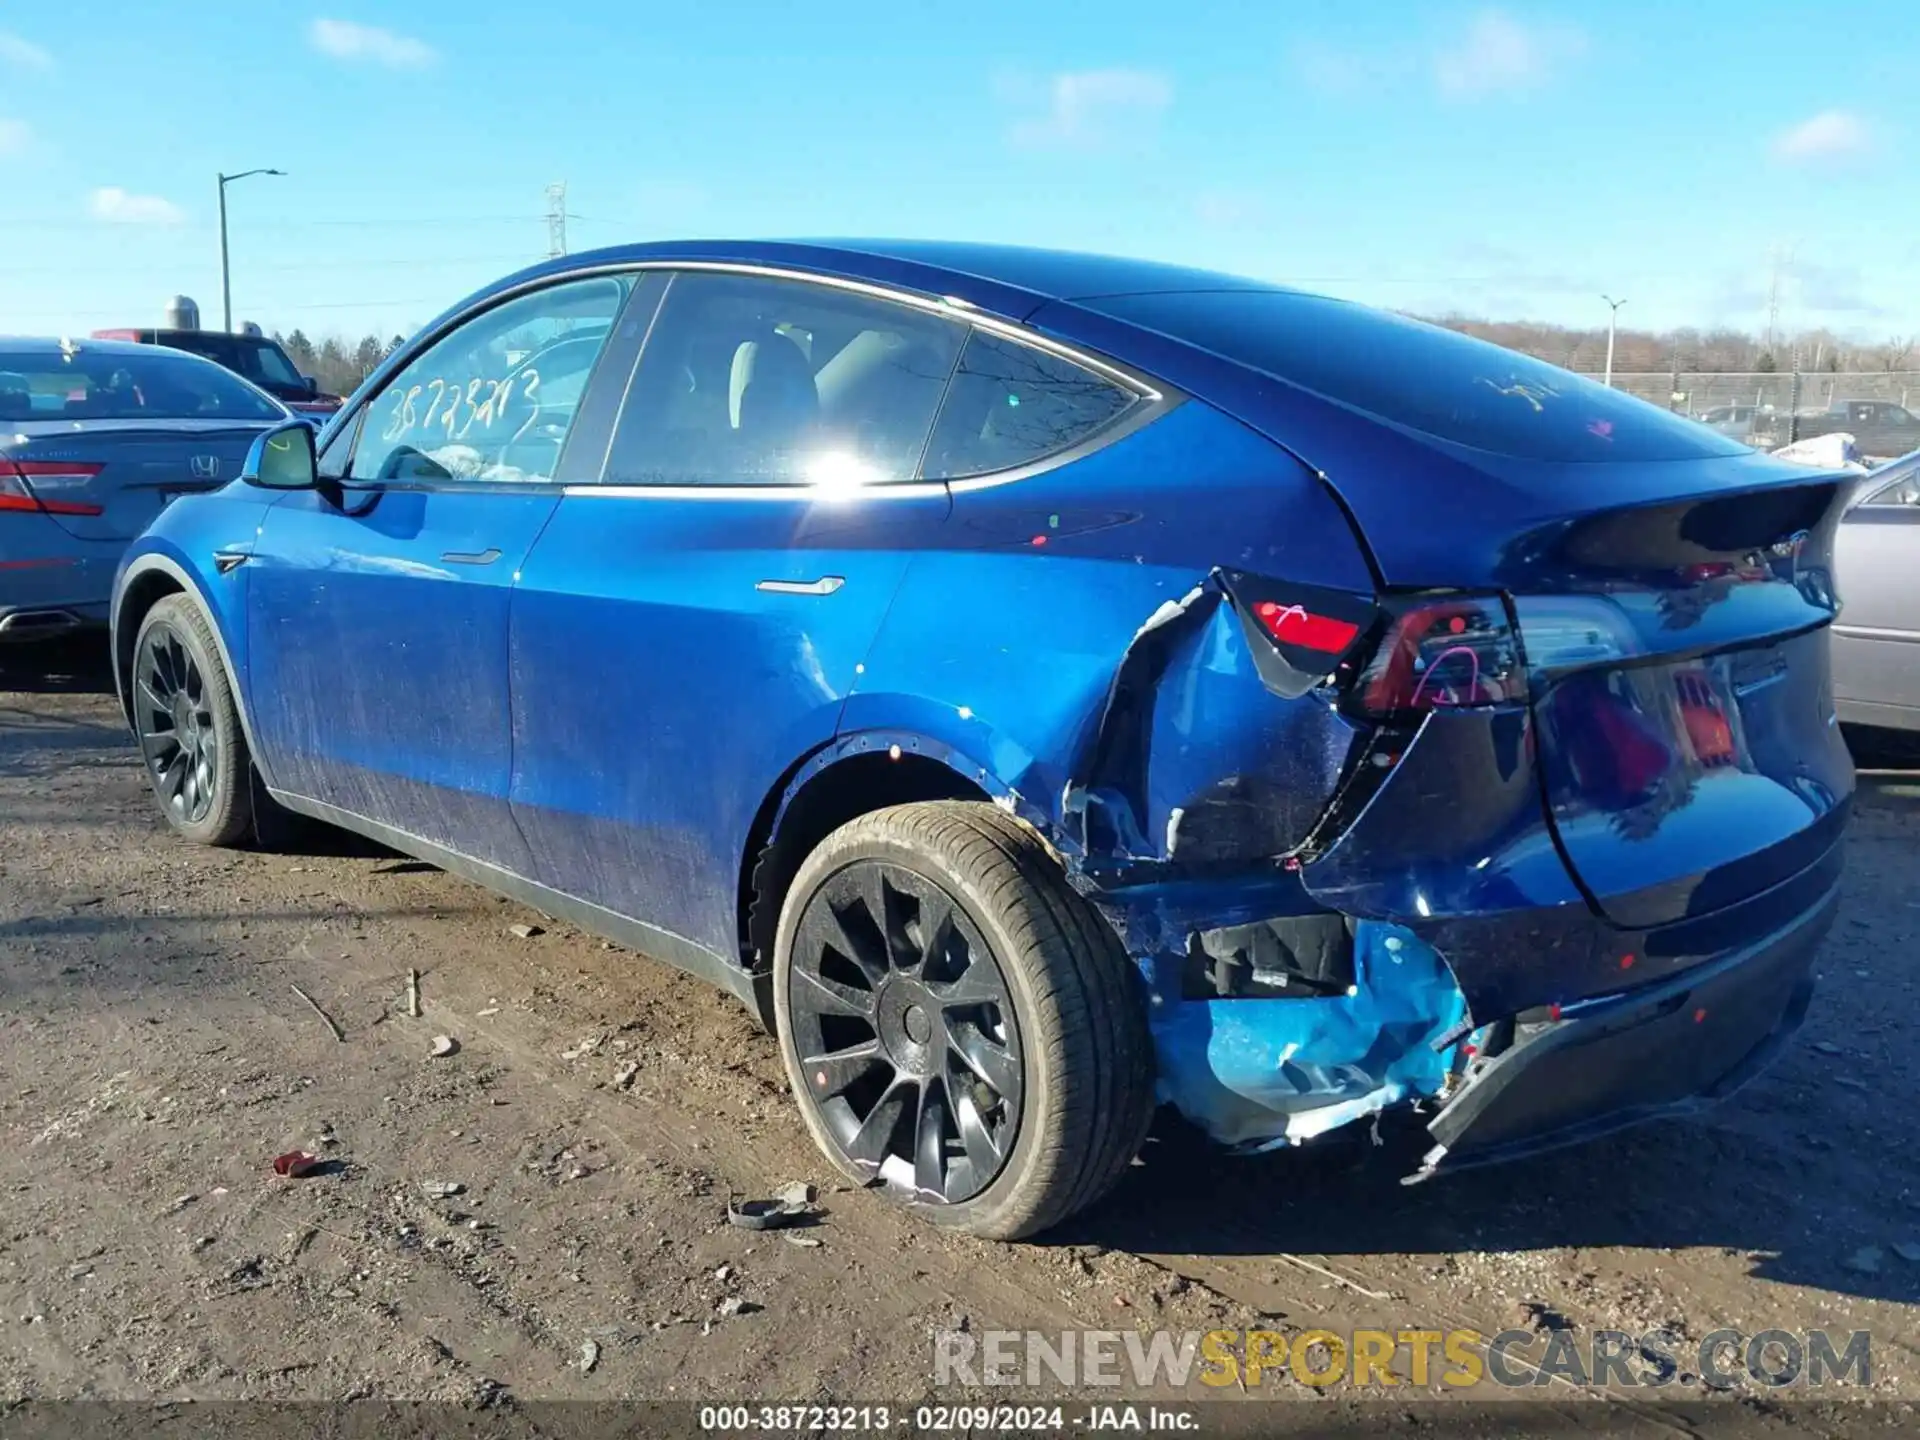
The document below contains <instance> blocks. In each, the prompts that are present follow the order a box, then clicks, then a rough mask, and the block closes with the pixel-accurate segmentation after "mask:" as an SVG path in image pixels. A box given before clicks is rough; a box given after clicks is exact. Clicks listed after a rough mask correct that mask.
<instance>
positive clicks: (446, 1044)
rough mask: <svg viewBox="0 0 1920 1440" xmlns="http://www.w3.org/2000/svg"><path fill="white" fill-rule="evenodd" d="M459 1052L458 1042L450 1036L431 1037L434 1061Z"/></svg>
mask: <svg viewBox="0 0 1920 1440" xmlns="http://www.w3.org/2000/svg"><path fill="white" fill-rule="evenodd" d="M459 1050H460V1042H459V1041H458V1040H456V1039H454V1038H453V1037H452V1036H451V1035H436V1036H434V1037H433V1050H432V1054H433V1058H434V1059H436V1060H441V1059H445V1058H446V1057H447V1056H449V1055H454V1054H457V1053H459Z"/></svg>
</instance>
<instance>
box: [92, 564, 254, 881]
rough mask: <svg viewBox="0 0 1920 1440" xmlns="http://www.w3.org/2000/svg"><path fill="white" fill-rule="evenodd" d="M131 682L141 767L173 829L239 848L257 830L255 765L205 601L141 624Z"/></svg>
mask: <svg viewBox="0 0 1920 1440" xmlns="http://www.w3.org/2000/svg"><path fill="white" fill-rule="evenodd" d="M123 683H124V685H125V692H124V693H125V695H126V699H127V713H128V715H129V716H130V717H131V718H132V720H133V729H134V733H135V734H136V735H138V736H139V739H140V760H141V765H142V767H143V768H144V769H145V770H146V772H147V783H148V784H149V785H151V786H152V787H153V793H154V796H155V797H156V798H157V799H158V800H159V802H160V810H161V813H162V814H163V815H165V816H166V818H167V824H168V825H169V826H170V827H171V828H172V829H173V831H174V832H175V833H176V834H178V835H181V836H184V837H185V838H186V839H188V840H192V841H195V842H196V843H198V844H201V845H234V844H238V843H239V842H240V841H241V840H243V839H244V838H245V837H246V836H247V835H249V834H250V833H252V830H253V819H254V812H255V805H254V796H253V790H254V783H253V782H254V775H253V762H252V759H251V758H250V756H249V755H248V752H247V742H246V736H245V734H244V733H243V730H242V727H241V724H240V711H239V707H238V705H237V703H236V702H235V699H234V694H233V686H232V683H231V682H230V680H229V679H228V676H227V667H226V662H225V659H224V656H223V654H222V652H221V649H220V641H219V638H218V637H217V635H216V634H215V632H214V628H213V622H212V621H210V620H209V619H208V618H207V617H206V615H205V614H204V613H203V612H202V611H201V609H200V607H199V605H198V603H197V602H196V601H194V600H193V599H192V598H191V597H189V596H187V595H168V596H165V597H163V598H162V599H160V600H159V601H157V602H155V604H154V606H153V608H152V609H150V610H148V611H147V613H146V614H145V615H144V616H143V617H142V618H141V621H140V629H139V631H138V633H137V634H136V635H135V637H134V641H133V655H132V663H131V664H130V666H129V667H128V670H127V672H126V674H125V677H124V681H123ZM263 803H264V802H263Z"/></svg>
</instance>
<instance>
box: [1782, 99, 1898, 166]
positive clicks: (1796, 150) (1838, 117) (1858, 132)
mask: <svg viewBox="0 0 1920 1440" xmlns="http://www.w3.org/2000/svg"><path fill="white" fill-rule="evenodd" d="M1872 144H1873V131H1872V129H1871V128H1870V127H1869V126H1868V125H1867V122H1866V121H1864V120H1862V119H1861V118H1860V117H1859V116H1858V115H1855V114H1852V113H1851V112H1849V111H1846V110H1823V111H1822V112H1821V113H1820V114H1818V115H1815V116H1813V117H1812V118H1811V119H1807V120H1802V121H1801V122H1800V123H1799V124H1798V125H1795V126H1793V127H1792V128H1790V129H1787V130H1783V131H1781V132H1780V134H1779V135H1777V136H1776V137H1774V142H1773V155H1774V158H1775V159H1776V160H1784V161H1786V162H1787V163H1788V164H1803V163H1807V162H1810V161H1820V160H1846V159H1851V158H1852V157H1854V156H1857V155H1861V154H1864V153H1865V152H1866V151H1867V150H1868V149H1869V148H1870V147H1871V146H1872Z"/></svg>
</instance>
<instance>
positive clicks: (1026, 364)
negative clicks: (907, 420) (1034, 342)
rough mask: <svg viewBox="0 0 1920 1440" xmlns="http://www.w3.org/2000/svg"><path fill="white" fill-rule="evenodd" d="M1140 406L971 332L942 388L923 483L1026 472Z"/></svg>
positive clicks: (1065, 363)
mask: <svg viewBox="0 0 1920 1440" xmlns="http://www.w3.org/2000/svg"><path fill="white" fill-rule="evenodd" d="M1139 401H1140V397H1139V396H1138V395H1136V394H1135V393H1134V392H1133V391H1131V390H1128V389H1126V388H1124V387H1123V386H1120V385H1117V384H1115V383H1114V382H1113V381H1111V380H1108V379H1106V378H1104V377H1103V376H1100V375H1096V374H1095V373H1094V372H1093V371H1091V370H1089V369H1087V368H1086V367H1085V366H1082V365H1076V364H1075V363H1073V362H1072V361H1071V360H1067V359H1064V358H1062V357H1060V356H1058V355H1054V354H1051V353H1050V352H1048V351H1045V350H1040V349H1036V348H1035V347H1034V346H1031V345H1023V344H1021V343H1020V342H1019V341H1016V340H1009V339H1006V338H1005V337H1003V336H999V335H992V334H989V333H987V332H985V331H981V330H976V331H975V332H974V333H973V335H972V336H971V337H970V338H969V339H968V341H967V344H966V348H965V349H964V350H963V351H962V352H961V354H960V364H959V366H958V367H957V368H956V369H955V370H954V374H953V382H952V384H951V385H949V386H948V388H947V398H946V403H945V404H944V405H943V406H942V407H941V410H940V419H939V423H938V424H936V425H935V426H934V430H933V441H932V443H931V444H930V445H929V446H928V448H927V462H926V470H925V473H926V476H927V478H928V479H932V480H959V479H963V478H965V477H966V476H969V475H985V474H989V473H991V472H993V471H996V470H1011V469H1015V468H1017V467H1019V466H1022V465H1030V464H1032V463H1034V462H1035V461H1037V460H1042V459H1045V458H1046V457H1047V456H1049V455H1054V454H1057V453H1059V452H1060V451H1062V450H1066V449H1069V448H1071V447H1072V446H1075V445H1078V444H1080V443H1081V442H1082V441H1084V440H1087V439H1090V438H1092V437H1093V436H1095V435H1097V434H1098V433H1099V432H1100V431H1102V430H1104V429H1106V428H1107V427H1108V426H1109V425H1111V424H1113V422H1114V421H1116V420H1118V419H1119V418H1120V417H1121V416H1122V415H1124V414H1125V413H1126V412H1127V411H1128V410H1130V409H1132V408H1133V406H1134V405H1135V404H1137V403H1139Z"/></svg>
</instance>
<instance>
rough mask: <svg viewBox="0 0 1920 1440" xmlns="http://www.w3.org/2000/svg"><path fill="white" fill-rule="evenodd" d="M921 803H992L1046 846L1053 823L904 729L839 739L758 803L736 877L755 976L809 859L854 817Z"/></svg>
mask: <svg viewBox="0 0 1920 1440" xmlns="http://www.w3.org/2000/svg"><path fill="white" fill-rule="evenodd" d="M922 800H975V801H991V802H993V803H994V804H996V805H998V806H1000V808H1002V809H1003V810H1006V811H1008V812H1009V813H1010V814H1012V815H1014V816H1016V817H1017V818H1019V819H1021V820H1024V821H1026V822H1027V823H1028V824H1029V825H1032V826H1033V827H1034V828H1035V829H1036V830H1037V831H1038V832H1039V833H1040V834H1041V836H1042V838H1043V839H1046V840H1048V842H1049V843H1051V840H1052V835H1051V829H1052V827H1051V824H1050V823H1049V821H1048V819H1047V817H1046V816H1045V815H1044V814H1043V813H1042V812H1041V811H1040V810H1039V809H1038V808H1037V807H1036V806H1034V805H1032V804H1031V803H1029V802H1028V801H1026V800H1025V799H1024V798H1023V797H1022V796H1021V795H1020V794H1019V793H1018V792H1017V791H1016V790H1014V789H1013V787H1012V786H1011V785H1010V784H1008V783H1007V782H1006V780H1004V779H1003V778H1002V777H1000V776H999V775H998V774H996V773H995V772H994V770H993V769H992V768H991V767H990V766H989V765H987V764H985V763H983V762H982V761H981V760H979V759H978V758H976V757H975V756H973V755H971V754H969V753H967V752H966V751H964V750H962V749H960V748H958V747H957V746H954V745H952V744H950V743H948V742H946V741H943V740H940V739H937V738H934V737H932V736H928V735H924V734H920V733H918V732H916V731H912V730H886V729H882V730H859V731H853V732H849V733H847V734H843V735H840V736H838V737H836V738H835V739H834V740H832V741H831V742H829V743H828V744H827V745H825V746H823V747H821V748H820V749H819V750H816V751H815V752H813V753H812V754H811V755H809V756H807V757H806V758H805V759H803V760H802V761H800V762H799V763H798V764H797V765H795V766H794V767H793V768H792V769H791V770H790V771H788V773H787V774H786V776H784V777H783V778H782V781H781V783H780V784H778V785H776V786H775V787H774V788H773V790H772V792H771V793H769V794H768V796H767V798H766V800H765V801H764V802H763V803H762V804H761V807H760V811H759V813H758V814H757V815H756V816H755V819H754V823H753V828H752V830H751V831H749V833H748V836H747V843H746V847H745V851H744V853H743V855H742V858H741V865H740V877H739V925H740V954H741V959H742V962H743V963H744V964H745V965H746V966H747V968H748V969H749V970H751V971H753V972H755V973H759V974H764V973H766V972H767V970H768V969H769V968H770V967H771V965H772V963H773V936H774V930H775V927H776V926H777V925H778V923H779V919H780V909H781V906H782V905H783V904H784V903H785V901H786V896H787V891H788V889H789V887H790V886H791V885H792V883H793V879H794V876H795V875H796V874H798V873H799V869H800V866H801V863H802V862H803V861H805V859H806V857H807V855H808V854H809V853H811V852H812V850H813V849H814V848H815V847H816V846H817V845H818V844H819V843H820V842H821V841H822V840H824V839H826V837H827V836H828V835H829V834H831V833H832V832H833V831H834V830H837V829H838V828H839V827H840V826H842V825H844V824H846V823H847V822H848V821H849V820H854V819H857V818H859V817H860V816H862V815H866V814H870V813H872V812H873V811H876V810H884V809H886V808H888V807H889V806H893V805H907V804H912V803H914V802H916V801H922Z"/></svg>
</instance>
